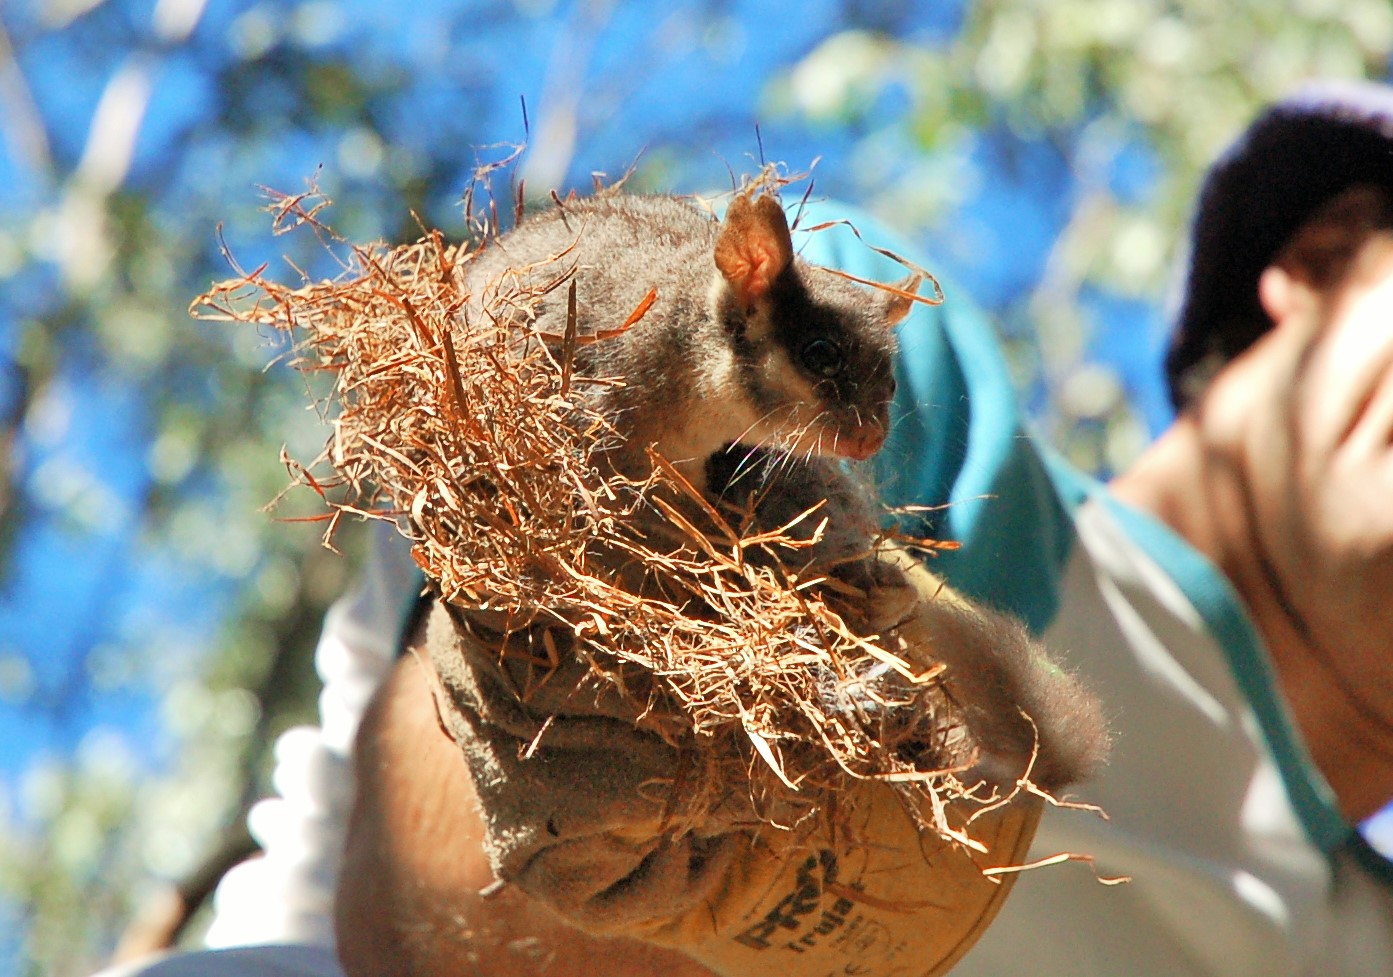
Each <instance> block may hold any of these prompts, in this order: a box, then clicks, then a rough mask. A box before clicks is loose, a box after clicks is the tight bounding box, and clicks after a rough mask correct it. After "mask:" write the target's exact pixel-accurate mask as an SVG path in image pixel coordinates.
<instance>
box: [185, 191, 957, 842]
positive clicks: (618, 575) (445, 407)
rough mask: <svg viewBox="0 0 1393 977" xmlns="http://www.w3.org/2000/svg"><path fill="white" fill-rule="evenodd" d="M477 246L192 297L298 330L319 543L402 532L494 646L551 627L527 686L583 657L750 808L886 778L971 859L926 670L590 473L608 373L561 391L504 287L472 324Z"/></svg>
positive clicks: (885, 639)
mask: <svg viewBox="0 0 1393 977" xmlns="http://www.w3.org/2000/svg"><path fill="white" fill-rule="evenodd" d="M326 203H327V201H326V200H324V198H322V197H321V196H319V195H318V193H317V191H312V192H310V193H307V194H303V195H299V196H295V197H277V198H275V203H274V205H273V207H272V208H271V209H272V210H273V212H274V214H275V227H276V229H277V230H288V229H293V228H295V227H302V228H303V227H308V228H310V229H312V230H313V231H314V232H315V233H318V234H319V235H321V237H323V238H324V240H325V243H326V245H330V246H333V247H339V248H342V247H346V245H344V244H343V242H341V241H338V240H337V239H334V238H333V237H332V233H331V232H330V231H329V230H328V228H327V227H326V226H325V225H324V224H323V223H321V221H320V219H319V213H320V209H321V208H322V207H323V206H324V205H325V204H326ZM494 223H495V224H496V221H495V222H494ZM482 240H485V241H486V240H487V236H485V237H484V238H482ZM482 246H484V247H486V246H487V244H484V245H482ZM477 250H478V246H464V245H453V244H448V243H446V242H445V241H444V240H443V239H442V236H441V235H440V234H439V233H437V232H434V231H431V232H428V233H425V234H424V235H423V236H422V237H421V238H420V239H419V240H417V241H416V242H414V243H411V244H406V245H401V246H395V247H393V246H387V245H380V244H379V245H373V246H355V247H351V248H349V249H348V251H349V255H350V256H349V258H348V260H347V261H346V262H345V271H344V273H343V274H342V275H340V276H339V277H338V278H337V279H335V280H332V281H315V282H306V281H302V282H299V283H297V284H295V285H294V286H290V285H282V284H278V283H276V282H274V281H272V280H271V279H270V278H268V277H266V275H265V274H264V269H258V270H256V271H253V272H249V273H241V274H239V275H238V276H237V277H235V278H232V279H230V280H228V281H224V282H221V283H219V284H216V285H214V286H213V287H212V288H211V289H210V290H209V291H208V292H207V293H206V294H204V295H202V296H200V297H199V298H198V299H196V300H195V302H194V304H193V311H194V314H195V315H197V316H199V317H201V318H205V319H223V320H231V321H236V322H242V323H255V324H263V325H269V326H272V327H274V328H276V329H278V330H282V331H285V332H287V333H291V334H293V335H294V336H295V338H296V346H295V349H296V352H297V358H296V365H297V366H298V367H299V368H300V369H301V370H305V371H315V372H319V371H328V373H330V374H331V375H332V378H333V393H332V395H331V398H330V399H331V404H329V405H327V407H328V408H329V410H328V413H329V414H330V415H331V416H332V426H333V433H332V436H331V437H330V439H329V442H328V444H327V446H326V448H325V452H324V454H323V456H322V457H321V458H320V459H319V460H318V462H317V463H316V465H311V466H309V468H308V469H306V468H301V467H299V466H294V470H295V471H296V472H297V474H298V476H299V480H300V481H301V482H303V483H304V484H307V485H310V486H311V487H312V488H314V489H315V490H316V491H318V492H319V493H320V494H321V496H323V497H324V499H325V501H326V503H327V505H328V507H329V508H328V513H327V515H326V518H328V519H329V532H330V534H332V531H333V527H334V526H335V525H337V523H338V521H339V519H340V518H341V517H342V516H343V515H344V514H352V515H359V516H367V517H371V518H377V519H387V520H391V521H393V522H395V523H396V525H397V526H398V528H399V529H400V530H401V532H402V533H403V534H404V535H406V536H407V537H408V538H409V539H410V540H411V542H412V544H413V553H414V556H415V559H416V562H417V563H418V564H419V565H420V566H421V568H422V569H423V570H424V572H425V574H426V576H427V577H428V578H429V580H430V581H431V582H432V585H433V586H434V587H435V588H436V590H437V591H438V593H439V595H440V596H441V597H442V598H443V599H444V600H446V601H449V602H450V603H451V604H453V605H454V606H456V607H457V608H459V609H460V610H461V611H463V612H465V614H466V615H467V616H469V617H471V618H472V619H473V620H477V621H482V622H485V623H486V624H487V625H488V626H489V627H491V628H493V629H494V630H496V631H500V632H504V633H506V632H508V631H510V630H516V629H521V628H534V629H542V630H543V632H544V633H543V639H544V640H542V641H540V642H536V641H534V642H530V646H531V647H533V648H536V647H539V646H540V647H542V648H545V649H548V651H547V655H546V656H545V657H546V658H551V659H553V660H551V661H547V660H544V658H543V657H539V656H536V654H535V652H534V653H532V654H533V657H534V659H535V660H534V662H533V665H534V666H535V667H534V668H533V670H532V671H533V674H534V676H535V681H536V683H538V684H540V683H544V682H546V681H547V680H548V678H549V677H550V675H551V674H552V672H553V670H554V666H555V664H556V663H557V661H558V660H559V656H562V655H566V656H580V659H581V660H582V661H584V662H587V663H588V665H589V667H590V669H591V670H592V671H593V672H595V673H599V674H602V675H604V676H605V677H606V678H608V679H609V680H611V681H613V682H615V683H616V684H617V685H619V686H620V687H621V689H622V690H623V691H624V692H625V693H626V694H627V695H629V696H631V697H634V698H635V699H637V700H638V702H637V705H638V706H639V711H641V712H642V715H643V723H644V725H645V726H647V727H648V728H649V729H652V730H656V731H657V732H659V733H660V735H662V736H663V737H664V738H665V739H666V740H667V741H668V742H669V743H671V744H673V745H675V746H677V747H679V748H680V749H683V750H690V751H695V753H694V755H693V763H692V764H691V769H700V770H707V771H716V773H717V776H720V777H730V776H739V777H741V778H743V779H744V780H745V781H746V782H748V783H750V785H751V790H752V796H753V797H755V798H756V799H757V800H759V799H762V800H761V801H760V804H759V807H760V808H761V809H762V810H774V809H775V808H778V809H779V810H782V811H785V812H787V811H788V810H790V807H789V806H788V803H787V802H788V801H790V800H792V801H794V802H795V804H794V808H793V809H796V810H802V811H804V812H808V811H812V810H816V809H817V808H818V805H819V804H820V803H821V804H823V805H824V806H825V802H826V801H827V799H828V798H830V797H832V796H835V792H837V791H839V790H841V789H843V788H845V787H846V786H848V785H849V783H850V781H851V780H854V779H859V778H879V779H885V780H889V781H891V782H893V783H896V784H898V785H899V786H900V789H902V790H904V791H906V792H912V793H915V794H918V795H919V799H920V801H921V802H922V801H924V800H927V801H928V802H929V803H928V804H923V803H919V804H915V805H913V806H914V807H915V808H917V809H920V810H924V811H927V812H929V813H928V821H929V822H930V824H931V826H932V827H934V828H935V829H936V830H938V831H939V832H940V833H941V834H943V835H944V836H945V837H952V838H956V839H957V840H960V841H961V840H964V839H963V836H962V834H961V832H960V831H959V830H957V829H956V828H955V827H954V826H952V825H950V824H949V821H948V819H947V818H946V816H945V814H944V802H945V801H946V800H949V799H952V798H955V797H961V796H963V794H964V793H965V792H964V788H963V786H962V785H961V784H960V783H959V782H958V780H957V779H956V777H955V776H954V770H955V769H960V768H961V767H962V766H963V765H965V764H966V763H967V762H969V761H970V759H971V757H970V755H969V754H970V751H971V747H970V746H969V745H967V741H966V738H965V736H964V733H963V730H962V726H961V722H960V721H959V719H958V716H957V714H956V710H955V707H954V706H953V705H952V703H951V702H950V701H949V700H948V699H947V697H946V696H945V694H944V693H943V690H942V689H941V687H940V686H939V684H938V682H937V675H938V671H939V670H938V669H936V668H931V669H928V670H925V669H924V668H923V667H922V665H921V666H915V665H912V664H910V663H909V661H907V660H905V658H903V657H901V656H900V655H899V654H896V653H895V652H896V648H895V639H894V636H893V635H884V636H876V635H873V634H869V633H868V630H869V629H868V625H867V624H866V622H865V621H864V619H863V618H862V616H861V615H860V613H859V611H858V608H859V607H860V606H861V605H860V603H859V602H858V601H857V600H856V597H857V596H859V595H858V594H856V593H855V592H854V591H849V590H848V588H847V587H846V586H845V585H842V584H838V583H836V582H835V581H830V580H827V579H825V578H824V577H822V576H816V575H808V574H806V573H805V574H803V575H801V576H800V575H798V574H796V573H795V572H793V571H792V570H790V569H789V567H790V566H792V565H795V564H796V562H797V561H794V560H789V559H787V557H789V556H791V555H793V553H792V549H791V548H794V547H797V546H798V545H799V544H796V543H794V542H793V541H792V540H791V539H789V538H788V536H787V535H785V534H784V533H781V532H775V533H764V534H755V533H753V532H752V531H751V530H750V529H749V528H748V520H746V519H744V518H743V514H742V513H739V512H733V511H728V510H721V511H718V510H717V509H716V508H714V507H713V506H712V505H711V504H710V503H708V502H707V501H706V500H705V499H703V498H702V497H701V496H700V495H699V494H698V493H696V492H695V491H693V490H692V489H691V487H690V486H688V485H687V484H686V483H685V482H684V481H683V479H682V477H681V476H680V475H679V474H678V473H676V472H675V471H674V470H673V469H672V468H671V467H670V466H668V465H666V463H665V462H663V460H662V459H655V471H654V475H653V476H652V477H651V478H650V479H649V480H648V481H646V482H644V483H642V484H635V483H632V482H627V481H624V480H623V479H620V478H618V477H614V476H611V477H608V478H605V477H601V475H600V473H599V469H598V467H597V466H596V465H595V464H593V463H592V462H593V457H594V454H595V452H596V450H597V447H600V446H602V445H603V444H605V443H606V442H607V441H609V439H612V438H615V437H619V436H621V435H620V433H619V432H618V431H616V430H615V429H614V427H613V424H612V423H611V421H612V419H611V418H606V417H603V416H598V415H596V414H595V413H593V411H591V410H589V409H587V408H586V407H585V401H584V398H583V397H581V396H579V394H580V393H581V391H583V389H584V385H585V384H589V383H619V382H622V378H599V379H596V378H584V377H581V376H578V375H576V374H575V373H574V372H573V371H572V370H571V357H572V354H573V352H574V349H575V344H576V343H577V342H579V341H580V340H579V339H577V337H576V336H575V334H574V332H573V331H572V330H568V335H566V336H560V337H557V336H552V337H540V336H537V335H535V334H531V333H530V332H529V330H530V328H531V327H530V326H529V325H528V315H527V312H528V310H529V309H530V308H531V307H532V306H533V304H534V303H535V302H536V301H537V299H538V297H539V295H540V294H541V292H532V293H529V292H527V291H525V290H524V289H522V288H521V287H520V286H519V285H518V284H517V279H516V278H512V279H510V278H508V277H507V276H505V278H504V279H503V280H502V281H500V282H499V283H498V285H497V288H496V290H495V291H494V292H493V293H492V294H488V295H485V296H484V307H485V309H486V311H487V313H488V314H487V315H485V316H484V317H483V321H469V322H467V323H466V322H465V321H464V314H465V307H466V299H467V298H468V296H467V295H466V294H465V293H464V292H463V291H462V287H461V277H462V276H461V274H460V269H461V267H462V266H463V265H464V263H466V262H468V261H470V260H472V258H473V256H474V255H475V254H476V253H477ZM554 264H555V267H556V274H555V275H554V276H550V280H549V284H548V285H547V286H546V287H545V288H544V289H542V290H541V291H542V292H544V291H547V290H550V289H562V290H568V289H571V275H570V270H569V268H568V266H567V264H566V262H565V255H564V254H562V255H558V256H557V260H556V261H555V262H554ZM574 294H575V293H574V290H573V289H572V290H571V291H570V295H571V297H572V301H574ZM643 312H644V309H643V308H642V307H640V308H638V309H635V310H634V313H633V315H632V316H630V322H628V323H617V324H616V329H623V328H629V327H631V326H632V325H633V324H634V323H635V322H638V321H641V319H642V315H643ZM572 318H573V319H574V317H572ZM543 340H545V341H543ZM599 341H603V340H599ZM323 463H327V468H328V472H327V473H326V472H325V468H324V464H323ZM808 518H812V519H816V518H818V514H817V513H810V514H808ZM803 545H806V544H803ZM554 634H559V635H561V636H562V637H563V638H564V639H565V640H562V641H556V640H553V638H552V636H553V635H554ZM503 648H504V651H503V652H502V653H505V654H506V653H509V652H508V651H507V644H506V643H505V644H504V646H503ZM901 650H902V649H901ZM919 657H922V656H919ZM872 674H879V675H885V674H889V675H890V676H891V680H888V681H887V680H883V679H882V680H878V681H869V680H867V676H868V675H872ZM526 694H527V690H523V695H524V696H526ZM887 697H888V699H889V701H886V700H887ZM887 706H888V708H887ZM737 766H738V767H739V770H738V771H737V770H735V769H734V768H735V767H737ZM829 792H831V793H829ZM774 797H777V799H778V800H779V803H778V804H770V803H768V800H769V799H770V798H774ZM955 820H956V819H955Z"/></svg>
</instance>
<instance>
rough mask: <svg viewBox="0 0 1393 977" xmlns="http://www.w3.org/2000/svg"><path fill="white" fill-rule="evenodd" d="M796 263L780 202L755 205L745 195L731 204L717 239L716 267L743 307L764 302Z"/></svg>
mask: <svg viewBox="0 0 1393 977" xmlns="http://www.w3.org/2000/svg"><path fill="white" fill-rule="evenodd" d="M792 260H793V239H792V238H791V237H790V236H789V233H788V218H786V217H785V216H784V209H783V208H782V207H780V206H779V202H778V201H777V200H775V199H774V198H773V197H769V196H763V197H760V198H759V199H758V200H755V201H753V202H752V201H751V200H750V198H749V197H748V196H745V195H743V194H742V195H741V196H738V197H736V198H735V199H734V200H732V201H731V203H730V209H729V210H727V211H726V219H725V220H724V221H723V222H722V223H721V232H720V234H719V235H717V237H716V267H717V268H718V269H720V272H721V275H722V277H724V278H725V280H726V284H728V285H729V286H730V288H731V291H732V292H734V293H735V298H736V301H738V302H739V303H740V305H741V306H742V307H744V308H748V307H749V306H751V305H754V303H755V302H757V301H758V300H759V299H761V298H763V297H764V296H765V295H766V294H767V293H768V292H769V288H770V286H771V285H773V284H774V279H776V278H778V277H779V275H780V274H781V273H782V272H783V270H784V269H785V268H787V267H788V264H789V262H790V261H792Z"/></svg>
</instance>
